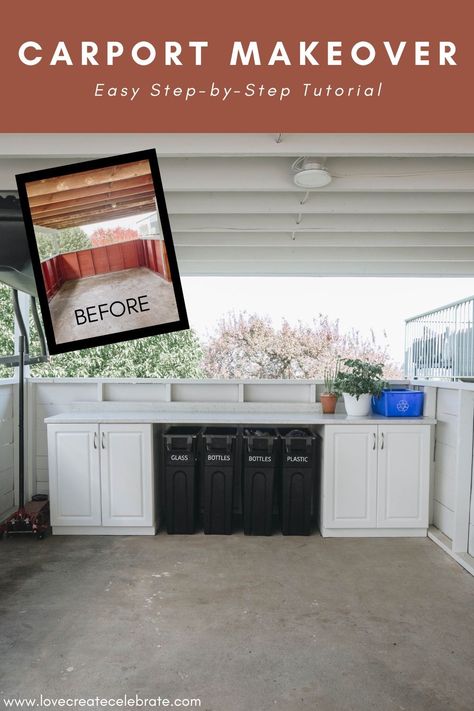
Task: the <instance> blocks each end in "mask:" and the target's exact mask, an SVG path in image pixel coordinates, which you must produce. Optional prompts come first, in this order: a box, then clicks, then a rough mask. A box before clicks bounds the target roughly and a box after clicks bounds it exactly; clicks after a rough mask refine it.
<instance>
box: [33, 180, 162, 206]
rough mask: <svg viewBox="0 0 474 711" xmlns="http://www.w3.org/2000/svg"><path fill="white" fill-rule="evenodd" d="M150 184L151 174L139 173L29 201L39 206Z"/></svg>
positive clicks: (45, 195) (108, 193)
mask: <svg viewBox="0 0 474 711" xmlns="http://www.w3.org/2000/svg"><path fill="white" fill-rule="evenodd" d="M149 186H153V180H152V177H151V175H139V176H138V177H136V178H126V179H124V180H118V181H115V182H114V183H101V184H100V185H90V186H89V187H86V188H77V189H74V190H68V191H62V192H57V193H45V194H44V195H38V196H37V197H30V198H29V203H30V207H32V208H33V207H34V208H39V207H43V206H47V205H57V204H60V203H64V202H71V201H75V200H82V199H84V198H90V199H92V198H93V197H99V198H100V197H101V196H103V195H110V193H112V192H115V191H116V192H121V191H123V190H133V189H137V190H139V189H141V188H147V187H149Z"/></svg>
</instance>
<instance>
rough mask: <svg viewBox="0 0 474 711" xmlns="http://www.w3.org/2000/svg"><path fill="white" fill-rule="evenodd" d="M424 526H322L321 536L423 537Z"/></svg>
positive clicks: (425, 533)
mask: <svg viewBox="0 0 474 711" xmlns="http://www.w3.org/2000/svg"><path fill="white" fill-rule="evenodd" d="M427 533H428V531H427V529H426V528H322V529H321V535H322V536H323V538H424V537H425V536H426V535H427Z"/></svg>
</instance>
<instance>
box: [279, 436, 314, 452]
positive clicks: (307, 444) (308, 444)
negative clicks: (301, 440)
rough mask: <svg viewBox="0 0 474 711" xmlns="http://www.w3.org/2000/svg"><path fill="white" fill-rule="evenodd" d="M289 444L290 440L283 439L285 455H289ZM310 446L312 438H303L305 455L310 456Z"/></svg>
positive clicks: (287, 438)
mask: <svg viewBox="0 0 474 711" xmlns="http://www.w3.org/2000/svg"><path fill="white" fill-rule="evenodd" d="M290 443H291V438H289V437H285V447H286V453H287V454H291V448H290ZM312 444H313V438H312V437H305V445H306V453H307V454H310V452H311V448H312Z"/></svg>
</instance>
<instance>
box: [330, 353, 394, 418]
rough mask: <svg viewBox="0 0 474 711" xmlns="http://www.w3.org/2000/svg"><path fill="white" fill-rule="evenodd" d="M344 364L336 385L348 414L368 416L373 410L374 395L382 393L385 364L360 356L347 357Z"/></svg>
mask: <svg viewBox="0 0 474 711" xmlns="http://www.w3.org/2000/svg"><path fill="white" fill-rule="evenodd" d="M342 366H343V368H342V369H341V370H340V371H339V373H338V374H337V376H336V379H335V384H334V387H335V389H336V391H337V392H338V393H342V396H343V398H344V405H345V407H346V412H347V414H348V415H350V416H351V417H366V416H367V415H369V414H370V411H371V400H372V395H375V396H378V395H380V393H381V392H382V390H383V388H384V385H385V382H384V379H383V365H382V364H381V363H369V362H367V361H364V360H361V359H359V358H346V359H345V360H343V361H342Z"/></svg>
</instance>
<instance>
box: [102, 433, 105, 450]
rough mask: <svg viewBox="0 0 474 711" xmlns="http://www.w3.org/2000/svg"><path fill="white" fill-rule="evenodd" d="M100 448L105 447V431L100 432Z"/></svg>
mask: <svg viewBox="0 0 474 711" xmlns="http://www.w3.org/2000/svg"><path fill="white" fill-rule="evenodd" d="M102 449H105V432H102Z"/></svg>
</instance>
